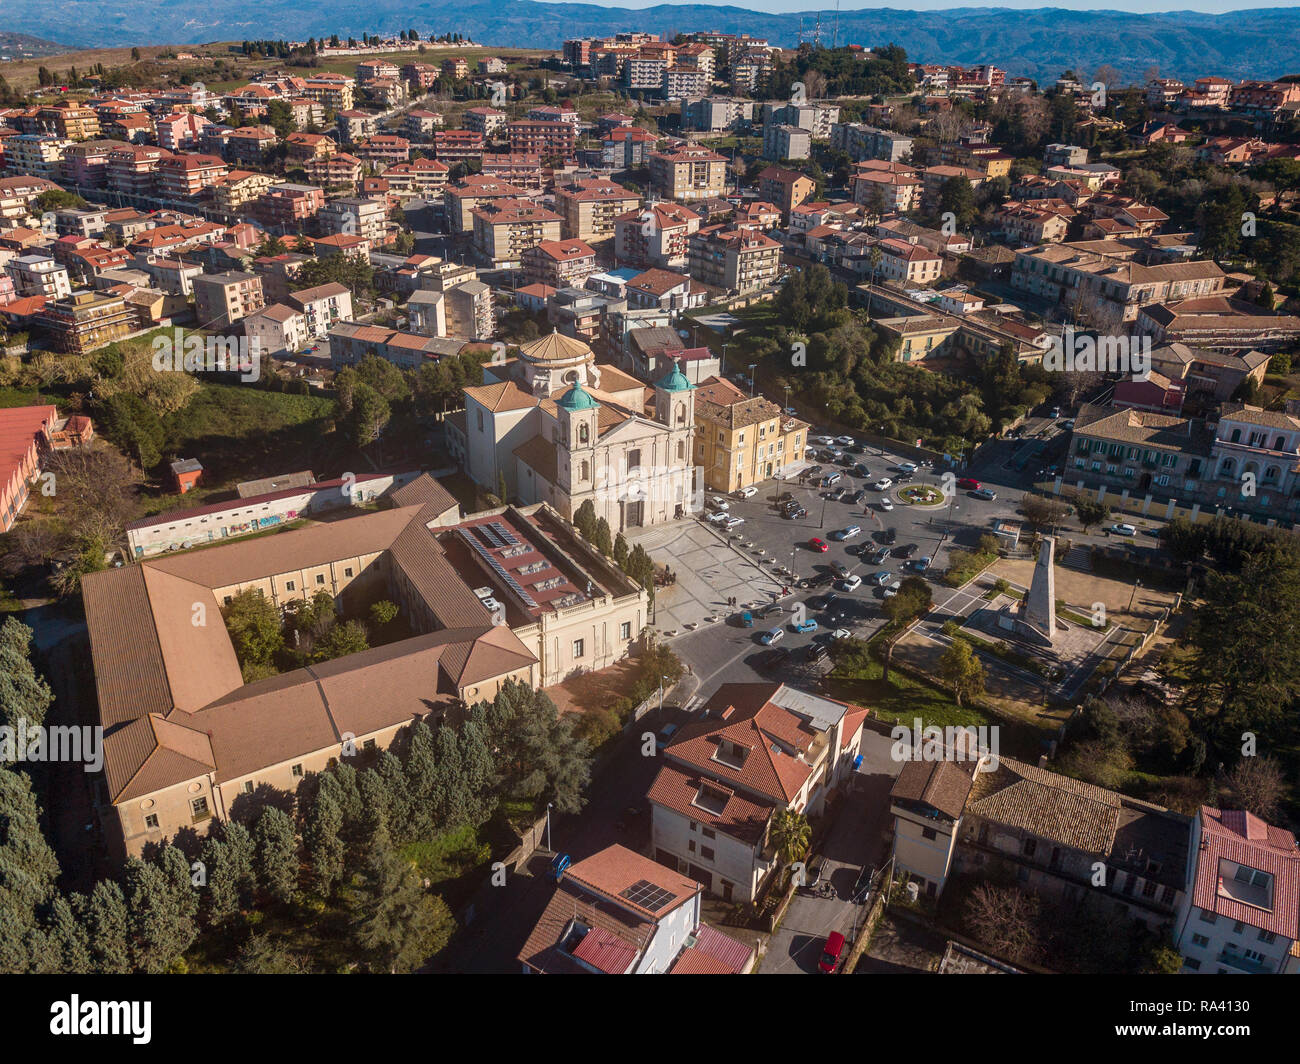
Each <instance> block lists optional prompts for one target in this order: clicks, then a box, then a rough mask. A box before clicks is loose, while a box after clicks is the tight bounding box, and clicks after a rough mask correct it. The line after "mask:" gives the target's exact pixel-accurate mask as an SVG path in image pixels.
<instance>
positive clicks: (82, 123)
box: [36, 100, 99, 141]
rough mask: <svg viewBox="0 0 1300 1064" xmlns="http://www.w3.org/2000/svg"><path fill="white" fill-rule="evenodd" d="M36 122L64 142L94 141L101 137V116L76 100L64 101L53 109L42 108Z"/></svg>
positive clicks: (37, 114)
mask: <svg viewBox="0 0 1300 1064" xmlns="http://www.w3.org/2000/svg"><path fill="white" fill-rule="evenodd" d="M36 120H37V122H39V123H40V124H41V125H42V126H44V127H45V128H46V129H48V130H49V131H50V132H51V133H54V134H55V135H56V136H59V137H62V138H63V139H64V140H72V141H77V140H93V139H94V138H95V137H98V136H99V115H98V114H97V113H96V112H95V110H94V108H92V107H86V106H85V105H84V104H80V103H77V102H76V101H75V100H64V101H62V102H60V103H57V104H55V105H54V106H53V107H42V108H41V109H40V110H39V111H38V112H37V113H36Z"/></svg>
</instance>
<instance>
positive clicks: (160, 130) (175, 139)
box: [154, 111, 212, 152]
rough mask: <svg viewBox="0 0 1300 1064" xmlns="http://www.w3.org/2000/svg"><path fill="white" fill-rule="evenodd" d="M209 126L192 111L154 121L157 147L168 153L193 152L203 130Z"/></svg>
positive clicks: (205, 120) (206, 121) (161, 116)
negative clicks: (164, 149)
mask: <svg viewBox="0 0 1300 1064" xmlns="http://www.w3.org/2000/svg"><path fill="white" fill-rule="evenodd" d="M211 125H212V123H211V122H210V121H208V119H206V118H204V117H203V116H202V115H200V114H195V113H194V112H193V111H176V112H173V113H172V114H167V115H159V116H158V117H157V118H155V119H154V129H155V135H156V138H157V140H158V146H159V147H160V148H166V149H167V150H168V151H170V152H178V151H195V150H196V149H197V148H198V147H199V140H200V139H201V138H202V136H203V132H204V130H206V129H208V127H210V126H211Z"/></svg>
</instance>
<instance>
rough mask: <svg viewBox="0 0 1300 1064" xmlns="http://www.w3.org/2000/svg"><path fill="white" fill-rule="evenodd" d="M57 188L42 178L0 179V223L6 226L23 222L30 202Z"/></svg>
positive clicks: (28, 210) (51, 182)
mask: <svg viewBox="0 0 1300 1064" xmlns="http://www.w3.org/2000/svg"><path fill="white" fill-rule="evenodd" d="M58 187H59V186H58V185H56V184H55V183H54V182H53V181H49V180H47V179H46V178H43V177H2V178H0V222H4V223H6V225H7V226H12V225H15V224H18V223H21V222H23V221H24V220H25V219H26V218H27V216H28V214H29V213H30V211H31V204H32V201H33V200H34V199H36V198H37V197H38V196H39V195H40V194H41V193H42V192H49V191H51V190H55V189H58Z"/></svg>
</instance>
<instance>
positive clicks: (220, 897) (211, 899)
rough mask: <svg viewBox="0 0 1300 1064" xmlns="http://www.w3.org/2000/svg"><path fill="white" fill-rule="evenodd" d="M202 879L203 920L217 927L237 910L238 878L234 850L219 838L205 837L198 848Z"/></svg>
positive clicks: (207, 925) (208, 925) (224, 922)
mask: <svg viewBox="0 0 1300 1064" xmlns="http://www.w3.org/2000/svg"><path fill="white" fill-rule="evenodd" d="M199 861H200V862H202V864H203V870H204V877H205V880H206V883H205V885H204V887H203V888H202V889H203V923H204V926H205V927H221V926H223V925H224V924H226V923H227V922H228V921H229V920H230V919H231V918H232V917H233V916H234V915H235V913H237V912H238V911H239V880H238V876H237V874H236V871H235V860H234V854H233V853H232V852H231V849H230V847H229V846H227V845H226V844H225V843H224V842H222V841H221V840H220V839H218V838H215V837H209V838H208V839H206V840H205V841H204V843H203V848H202V849H201V850H200V851H199Z"/></svg>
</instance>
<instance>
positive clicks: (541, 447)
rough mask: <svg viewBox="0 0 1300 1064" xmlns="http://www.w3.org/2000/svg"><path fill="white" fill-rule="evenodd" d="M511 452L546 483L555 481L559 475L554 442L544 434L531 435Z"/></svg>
mask: <svg viewBox="0 0 1300 1064" xmlns="http://www.w3.org/2000/svg"><path fill="white" fill-rule="evenodd" d="M511 453H512V454H513V455H514V456H515V457H516V458H518V459H519V460H520V461H522V462H523V463H524V464H525V465H526V466H528V467H529V468H530V469H532V470H533V471H534V472H536V473H537V475H538V476H540V477H541V478H542V479H543V480H545V481H546V482H547V483H548V484H554V483H555V482H556V479H557V477H558V475H559V459H558V458H557V456H556V447H555V444H554V443H552V442H551V441H550V440H548V439H547V438H546V437H545V436H540V435H539V436H532V437H530V438H529V439H527V440H525V441H524V442H523V443H521V444H520V445H519V446H518V447H516V448H515V449H514V450H513V451H512V452H511Z"/></svg>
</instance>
